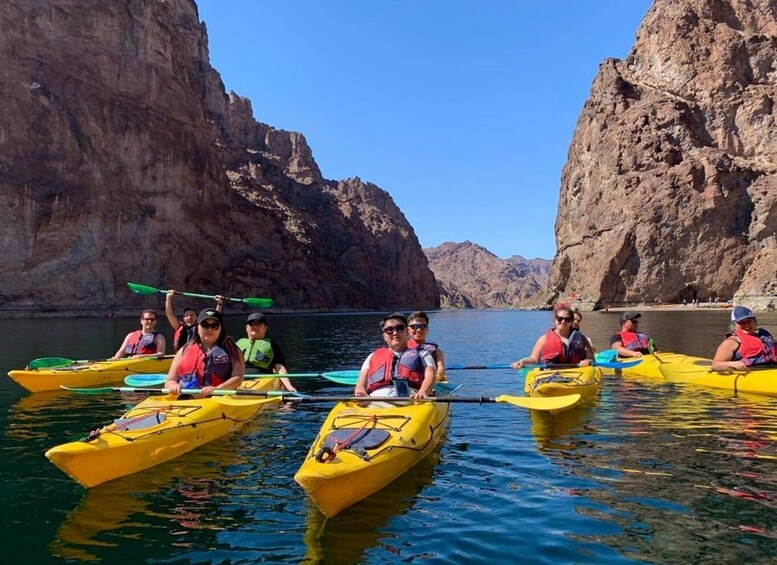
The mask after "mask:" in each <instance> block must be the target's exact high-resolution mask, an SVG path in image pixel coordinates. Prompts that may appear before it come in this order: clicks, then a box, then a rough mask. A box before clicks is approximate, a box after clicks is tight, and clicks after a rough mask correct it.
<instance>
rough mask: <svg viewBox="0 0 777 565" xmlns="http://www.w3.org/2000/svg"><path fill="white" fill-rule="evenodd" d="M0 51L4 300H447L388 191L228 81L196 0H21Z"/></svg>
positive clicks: (35, 303)
mask: <svg viewBox="0 0 777 565" xmlns="http://www.w3.org/2000/svg"><path fill="white" fill-rule="evenodd" d="M258 24H259V23H258ZM0 56H1V57H2V60H3V65H2V68H1V69H0V95H1V96H2V99H3V102H4V108H3V117H2V120H1V121H0V219H2V222H0V241H1V242H2V249H3V252H4V253H3V260H2V262H0V274H2V277H0V311H5V312H8V313H16V314H18V315H22V314H25V313H30V312H32V313H36V312H37V313H40V312H50V313H58V312H60V313H66V312H68V313H82V314H90V313H91V314H104V313H109V312H110V313H119V312H126V311H133V312H135V311H137V309H139V308H140V307H143V306H146V305H149V304H150V303H152V302H156V303H158V304H161V303H162V302H161V295H158V296H156V297H154V298H153V299H152V298H145V299H142V298H139V297H138V296H136V295H133V294H131V293H130V292H129V291H128V290H127V287H126V285H125V283H126V282H127V281H135V282H140V283H143V284H147V285H152V286H156V287H159V288H177V289H183V290H190V291H194V292H201V293H207V294H215V293H223V294H226V295H229V296H238V297H239V296H271V297H273V298H275V300H276V302H277V306H279V307H282V308H315V309H340V308H346V309H394V308H407V309H411V308H434V307H436V306H438V305H439V293H438V290H437V286H436V282H435V280H434V276H433V274H432V272H431V270H430V269H429V267H428V264H427V260H426V257H425V256H424V254H423V252H422V250H421V247H420V244H419V242H418V240H417V238H416V236H415V233H414V232H413V229H412V227H411V226H410V225H409V224H408V222H407V220H406V219H405V217H404V215H403V214H402V212H401V211H400V210H399V209H398V208H397V206H396V205H395V204H394V202H393V200H392V199H391V197H390V196H389V195H388V194H387V193H386V192H385V191H384V190H382V189H380V188H379V187H377V186H375V185H373V184H370V183H368V182H364V181H362V180H360V179H358V178H352V179H347V180H341V181H332V180H327V179H325V178H323V176H322V174H321V171H320V170H319V168H318V166H317V164H316V162H315V160H314V158H313V155H312V152H311V149H310V148H309V147H308V145H307V143H306V141H305V138H304V136H303V135H302V134H300V133H295V132H287V131H282V130H277V129H275V128H273V127H271V126H269V125H267V124H263V123H260V122H257V121H256V120H255V119H254V116H253V111H252V108H251V104H250V102H249V101H248V100H246V99H245V98H242V97H240V96H238V95H236V94H234V93H229V94H228V93H226V92H225V89H224V85H223V83H222V81H221V78H220V76H219V74H218V72H217V71H216V70H214V69H213V68H211V66H210V63H209V56H208V38H207V32H206V28H205V25H204V24H202V23H201V22H200V21H199V15H198V12H197V7H196V5H195V4H194V2H193V1H191V0H164V1H162V0H116V1H110V2H105V1H103V0H45V1H44V0H6V1H5V2H3V3H2V4H0ZM398 273H401V274H402V276H397V274H398Z"/></svg>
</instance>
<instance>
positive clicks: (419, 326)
mask: <svg viewBox="0 0 777 565" xmlns="http://www.w3.org/2000/svg"><path fill="white" fill-rule="evenodd" d="M407 328H408V329H407V331H408V334H409V335H410V339H408V340H407V346H408V347H410V348H412V347H417V348H420V349H425V350H426V351H428V352H429V353H431V354H432V359H434V363H435V365H436V370H437V380H438V381H444V380H445V354H444V353H443V352H442V349H440V346H439V345H437V344H436V343H432V342H431V341H426V338H427V337H428V335H429V316H427V315H426V312H423V311H421V310H418V311H416V312H413V313H412V314H410V317H409V318H408V325H407Z"/></svg>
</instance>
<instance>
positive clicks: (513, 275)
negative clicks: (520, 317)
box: [423, 241, 551, 308]
mask: <svg viewBox="0 0 777 565" xmlns="http://www.w3.org/2000/svg"><path fill="white" fill-rule="evenodd" d="M423 251H424V254H425V255H426V258H427V259H428V261H429V267H430V268H431V269H432V272H433V273H434V276H435V278H436V279H437V286H438V288H439V290H440V305H441V306H442V307H443V308H522V307H524V306H527V305H528V304H529V299H531V298H532V297H533V296H534V295H535V294H537V293H538V292H540V291H541V290H544V289H545V285H546V283H547V280H548V273H549V271H550V265H551V260H550V259H540V258H535V259H525V258H524V257H521V256H520V255H513V256H512V257H510V258H508V259H501V258H499V257H497V256H496V255H494V254H493V253H491V252H490V251H489V250H488V249H486V248H485V247H482V246H480V245H477V244H476V243H472V242H471V241H464V242H463V243H453V242H445V243H443V244H441V245H438V246H437V247H426V248H424V249H423Z"/></svg>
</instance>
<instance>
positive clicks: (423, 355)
mask: <svg viewBox="0 0 777 565" xmlns="http://www.w3.org/2000/svg"><path fill="white" fill-rule="evenodd" d="M380 329H381V334H382V335H383V339H384V341H385V342H386V347H381V348H380V349H376V350H375V351H373V352H372V353H370V354H369V356H368V357H367V359H365V360H364V363H363V364H362V368H361V370H360V371H359V380H358V381H357V382H356V388H355V389H354V396H400V397H406V396H409V397H411V398H425V397H427V396H428V395H430V394H431V393H432V389H433V388H434V382H435V374H436V372H435V363H434V359H432V355H431V353H429V352H428V351H426V350H424V349H418V348H408V346H407V318H405V316H404V315H402V314H389V315H388V316H386V317H385V318H383V320H382V321H381V323H380Z"/></svg>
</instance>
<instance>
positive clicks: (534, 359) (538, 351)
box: [511, 334, 545, 369]
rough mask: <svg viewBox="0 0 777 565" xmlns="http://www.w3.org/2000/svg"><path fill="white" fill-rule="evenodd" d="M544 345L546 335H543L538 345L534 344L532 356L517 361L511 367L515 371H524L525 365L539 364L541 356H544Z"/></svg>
mask: <svg viewBox="0 0 777 565" xmlns="http://www.w3.org/2000/svg"><path fill="white" fill-rule="evenodd" d="M544 345H545V334H542V335H541V336H540V337H539V339H538V340H537V343H535V344H534V349H532V350H531V355H529V356H528V357H524V358H523V359H520V360H518V361H516V362H515V363H513V364H512V365H511V367H512V368H513V369H522V368H523V367H524V366H525V365H528V364H529V363H539V362H540V355H542V347H543V346H544Z"/></svg>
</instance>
